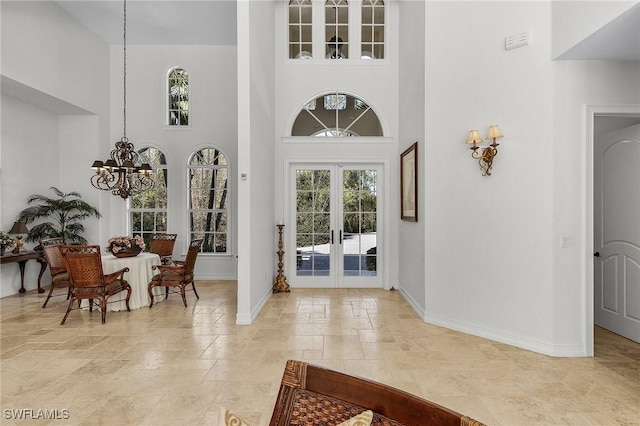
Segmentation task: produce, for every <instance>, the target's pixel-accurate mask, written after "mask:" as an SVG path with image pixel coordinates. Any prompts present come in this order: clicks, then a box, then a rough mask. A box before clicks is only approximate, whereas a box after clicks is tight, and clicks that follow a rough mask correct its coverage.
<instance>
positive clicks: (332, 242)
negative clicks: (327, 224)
mask: <svg viewBox="0 0 640 426" xmlns="http://www.w3.org/2000/svg"><path fill="white" fill-rule="evenodd" d="M331 244H333V229H332V230H331Z"/></svg>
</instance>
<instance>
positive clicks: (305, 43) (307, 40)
mask: <svg viewBox="0 0 640 426" xmlns="http://www.w3.org/2000/svg"><path fill="white" fill-rule="evenodd" d="M311 11H312V5H311V0H290V1H289V58H291V59H311V58H312V57H313V47H312V41H313V36H312V28H313V26H312V18H311V16H312V13H311Z"/></svg>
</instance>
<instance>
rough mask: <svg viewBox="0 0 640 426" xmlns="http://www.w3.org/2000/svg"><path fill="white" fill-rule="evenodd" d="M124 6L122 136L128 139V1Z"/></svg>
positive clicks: (125, 1) (125, 0)
mask: <svg viewBox="0 0 640 426" xmlns="http://www.w3.org/2000/svg"><path fill="white" fill-rule="evenodd" d="M123 3H124V6H123V9H124V10H123V13H122V16H123V27H124V28H123V31H122V34H123V35H122V80H123V86H124V87H123V91H122V93H123V102H122V104H123V112H122V134H123V136H124V137H125V138H126V137H127V0H124V2H123Z"/></svg>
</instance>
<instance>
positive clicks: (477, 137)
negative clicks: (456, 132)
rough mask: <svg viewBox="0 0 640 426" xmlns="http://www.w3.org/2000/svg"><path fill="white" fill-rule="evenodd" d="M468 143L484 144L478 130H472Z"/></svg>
mask: <svg viewBox="0 0 640 426" xmlns="http://www.w3.org/2000/svg"><path fill="white" fill-rule="evenodd" d="M467 143H468V144H469V145H471V144H474V143H482V138H481V137H480V135H479V134H478V131H477V130H472V131H470V132H469V137H467Z"/></svg>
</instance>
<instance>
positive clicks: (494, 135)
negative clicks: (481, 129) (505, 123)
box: [486, 124, 504, 140]
mask: <svg viewBox="0 0 640 426" xmlns="http://www.w3.org/2000/svg"><path fill="white" fill-rule="evenodd" d="M502 137H504V135H503V134H502V132H501V131H500V129H499V128H498V125H497V124H495V125H493V126H489V133H488V134H487V138H486V139H487V140H493V139H498V138H502Z"/></svg>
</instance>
